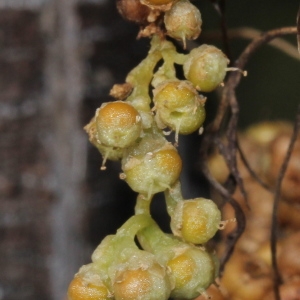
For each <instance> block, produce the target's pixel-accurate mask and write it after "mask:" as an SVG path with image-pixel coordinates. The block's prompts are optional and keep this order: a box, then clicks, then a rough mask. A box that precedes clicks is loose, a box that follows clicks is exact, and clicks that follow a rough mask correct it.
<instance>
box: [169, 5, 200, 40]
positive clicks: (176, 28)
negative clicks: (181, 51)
mask: <svg viewBox="0 0 300 300" xmlns="http://www.w3.org/2000/svg"><path fill="white" fill-rule="evenodd" d="M164 22H165V26H166V29H167V34H168V35H169V36H171V37H173V38H175V39H177V40H182V41H183V43H184V44H185V40H186V39H188V40H194V39H196V38H197V37H198V36H199V34H200V32H201V25H202V19H201V14H200V11H199V10H198V8H197V7H196V6H194V5H193V4H191V3H190V1H188V0H180V1H177V2H175V3H174V5H173V6H172V8H171V9H170V10H168V11H167V12H166V13H165V17H164Z"/></svg>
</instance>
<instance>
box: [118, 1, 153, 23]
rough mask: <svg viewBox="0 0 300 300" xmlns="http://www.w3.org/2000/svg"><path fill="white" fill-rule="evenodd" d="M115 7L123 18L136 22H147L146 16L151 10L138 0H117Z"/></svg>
mask: <svg viewBox="0 0 300 300" xmlns="http://www.w3.org/2000/svg"><path fill="white" fill-rule="evenodd" d="M117 9H118V11H119V13H120V14H121V16H122V17H123V18H124V19H126V20H129V21H132V22H135V23H138V24H147V23H148V22H147V17H148V15H149V13H150V11H151V9H150V8H149V7H147V6H146V5H143V4H141V2H140V1H139V0H117Z"/></svg>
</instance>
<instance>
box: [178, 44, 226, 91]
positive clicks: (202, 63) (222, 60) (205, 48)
mask: <svg viewBox="0 0 300 300" xmlns="http://www.w3.org/2000/svg"><path fill="white" fill-rule="evenodd" d="M228 63H229V60H228V59H227V57H226V56H225V55H224V53H223V52H222V51H221V50H219V49H218V48H216V47H214V46H210V45H202V46H200V47H198V48H195V49H193V50H192V51H191V52H190V53H189V54H188V59H187V60H186V61H185V63H184V64H183V71H184V76H185V78H186V79H188V80H189V81H191V82H192V83H193V85H194V86H195V87H196V88H197V89H198V90H200V91H203V92H211V91H213V90H214V89H215V88H216V87H217V86H218V85H220V84H221V83H222V82H223V80H224V78H225V75H226V71H227V70H226V68H227V65H228Z"/></svg>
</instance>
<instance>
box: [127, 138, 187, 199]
mask: <svg viewBox="0 0 300 300" xmlns="http://www.w3.org/2000/svg"><path fill="white" fill-rule="evenodd" d="M181 168H182V161H181V158H180V156H179V154H178V152H177V150H176V148H175V147H174V146H173V145H172V144H170V143H168V142H167V141H166V140H165V139H164V138H160V139H155V138H153V136H152V135H150V136H148V137H144V138H143V139H142V141H141V142H140V143H139V144H138V145H137V146H135V147H132V148H130V149H129V151H128V152H127V153H126V155H125V156H124V159H123V160H122V169H123V171H124V177H125V178H124V179H125V181H126V182H127V183H128V184H129V186H130V187H131V188H132V189H133V190H134V191H136V192H138V193H141V194H146V195H148V196H150V195H153V194H155V193H158V192H162V191H164V190H166V189H167V188H169V187H170V186H171V185H172V184H173V183H174V182H175V181H177V180H178V178H179V175H180V172H181Z"/></svg>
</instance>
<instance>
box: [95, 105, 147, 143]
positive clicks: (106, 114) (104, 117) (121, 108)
mask: <svg viewBox="0 0 300 300" xmlns="http://www.w3.org/2000/svg"><path fill="white" fill-rule="evenodd" d="M95 122H96V128H97V134H98V138H99V141H100V143H102V144H104V145H106V146H110V147H119V148H125V147H128V146H130V145H131V144H132V143H133V142H134V141H135V140H136V139H137V138H138V137H139V136H140V134H141V130H142V122H141V116H140V114H139V113H138V111H137V110H136V109H135V108H134V107H133V106H132V105H131V104H129V103H127V102H124V101H115V102H109V103H104V104H102V105H101V107H100V108H99V109H97V111H96V116H95Z"/></svg>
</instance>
